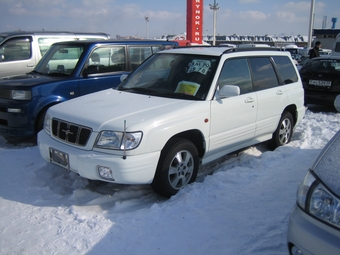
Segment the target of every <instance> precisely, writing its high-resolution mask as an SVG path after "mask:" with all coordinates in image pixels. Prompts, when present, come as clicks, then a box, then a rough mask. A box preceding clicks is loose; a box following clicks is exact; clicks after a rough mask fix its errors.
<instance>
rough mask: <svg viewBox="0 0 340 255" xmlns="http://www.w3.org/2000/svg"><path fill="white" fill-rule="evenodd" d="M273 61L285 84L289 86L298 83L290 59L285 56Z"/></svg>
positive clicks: (275, 58)
mask: <svg viewBox="0 0 340 255" xmlns="http://www.w3.org/2000/svg"><path fill="white" fill-rule="evenodd" d="M273 60H274V62H275V64H276V67H277V69H278V71H279V74H280V76H281V78H282V81H283V83H284V84H289V83H293V82H297V81H298V76H297V73H296V71H295V69H294V66H293V64H292V62H291V61H290V59H289V58H288V57H285V56H275V57H273Z"/></svg>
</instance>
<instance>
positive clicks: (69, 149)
mask: <svg viewBox="0 0 340 255" xmlns="http://www.w3.org/2000/svg"><path fill="white" fill-rule="evenodd" d="M38 146H39V150H40V154H41V156H42V157H43V158H44V159H45V160H46V161H48V162H50V153H49V149H50V148H54V149H57V150H59V151H61V152H64V153H67V154H68V157H69V169H70V170H71V171H73V172H76V173H78V174H79V175H80V176H82V177H84V178H87V179H91V180H101V181H107V182H113V183H119V184H150V183H151V182H152V181H153V178H154V175H155V172H156V168H157V164H158V159H159V156H160V151H159V152H151V153H146V154H141V155H131V156H127V157H126V159H124V158H123V157H122V155H114V154H106V153H101V152H97V151H93V150H83V149H81V148H78V147H73V146H70V145H66V144H64V143H61V142H58V141H56V140H54V139H52V138H51V137H50V136H49V135H47V134H46V132H45V131H44V130H42V131H40V132H39V133H38ZM97 166H106V167H109V168H110V169H111V170H112V172H113V177H114V180H108V179H104V178H102V177H101V176H100V175H99V173H98V172H97Z"/></svg>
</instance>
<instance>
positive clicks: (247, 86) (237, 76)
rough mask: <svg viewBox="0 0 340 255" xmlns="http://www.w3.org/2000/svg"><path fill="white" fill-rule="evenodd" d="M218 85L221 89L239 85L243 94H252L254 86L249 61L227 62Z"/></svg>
mask: <svg viewBox="0 0 340 255" xmlns="http://www.w3.org/2000/svg"><path fill="white" fill-rule="evenodd" d="M217 84H218V86H219V87H222V86H224V85H237V86H239V88H240V92H241V94H245V93H249V92H251V91H252V84H251V78H250V71H249V66H248V61H247V59H231V60H227V61H226V62H225V63H224V65H223V68H222V71H221V74H220V77H219V78H218V82H217Z"/></svg>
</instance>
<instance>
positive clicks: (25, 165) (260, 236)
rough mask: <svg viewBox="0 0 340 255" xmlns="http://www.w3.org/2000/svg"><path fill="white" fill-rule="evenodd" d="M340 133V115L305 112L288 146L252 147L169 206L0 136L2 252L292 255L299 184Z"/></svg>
mask: <svg viewBox="0 0 340 255" xmlns="http://www.w3.org/2000/svg"><path fill="white" fill-rule="evenodd" d="M339 129H340V113H336V112H334V111H328V109H324V108H321V111H320V110H318V108H315V109H314V110H307V112H306V117H305V119H304V120H303V121H302V122H301V123H300V124H299V125H298V126H297V127H296V129H295V133H294V136H293V140H292V142H291V143H290V144H289V145H286V146H283V147H280V148H278V149H276V150H275V151H269V150H268V149H267V147H266V145H265V144H261V145H258V146H254V147H251V148H248V149H246V150H245V151H243V152H242V153H241V154H239V155H234V156H232V157H230V158H229V159H228V160H226V161H224V162H220V163H219V164H217V165H214V166H211V167H210V168H209V169H207V171H206V172H205V173H204V174H201V175H200V176H199V178H198V180H197V182H196V183H193V184H191V185H190V186H188V187H186V188H185V189H184V190H181V191H180V192H179V193H178V194H177V195H176V196H174V197H172V198H171V199H169V200H166V199H164V198H162V197H159V196H158V195H156V194H155V193H154V192H153V191H152V190H151V188H150V187H149V186H124V185H113V184H103V183H98V182H89V181H87V180H86V179H83V178H81V177H79V176H77V175H76V174H74V173H70V172H67V171H65V170H64V169H61V168H59V167H57V166H53V165H51V164H48V163H46V162H45V161H44V160H43V159H42V158H41V157H40V155H39V151H38V148H37V146H36V145H34V144H29V143H26V144H20V145H11V144H7V143H6V142H5V140H4V139H3V138H2V137H0V169H1V170H0V254H89V255H92V254H93V255H94V254H117V255H118V254H119V255H125V254H129V255H130V254H133V255H135V254H137V255H138V254H141V255H144V254H147V255H154V254H157V255H158V254H162V255H167V254H177V255H182V254H186V255H187V254H195V255H200V254H202V255H206V254H212V255H219V254H221V255H222V254H223V255H225V254H233V255H235V254H252V255H253V254H261V255H265V254H268V255H274V254H288V251H287V248H286V230H287V223H288V219H289V214H290V210H291V209H292V207H293V205H294V203H295V192H296V188H297V185H298V184H299V183H300V182H301V181H302V179H303V177H304V175H305V173H306V171H307V169H308V167H309V166H310V165H311V163H312V161H313V159H314V158H315V157H316V156H317V154H318V153H319V152H320V150H321V148H323V146H324V145H325V144H326V143H327V142H328V141H329V139H330V138H331V137H332V136H333V135H334V134H335V133H336V131H337V130H339ZM211 170H214V173H213V174H207V172H211Z"/></svg>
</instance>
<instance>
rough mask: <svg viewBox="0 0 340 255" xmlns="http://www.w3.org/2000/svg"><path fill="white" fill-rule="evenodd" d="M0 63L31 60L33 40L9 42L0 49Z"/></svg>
mask: <svg viewBox="0 0 340 255" xmlns="http://www.w3.org/2000/svg"><path fill="white" fill-rule="evenodd" d="M0 55H2V56H1V58H0V61H1V62H9V61H18V60H25V59H29V58H31V39H30V38H16V39H12V40H8V41H7V42H5V43H4V44H3V45H2V46H1V48H0Z"/></svg>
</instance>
